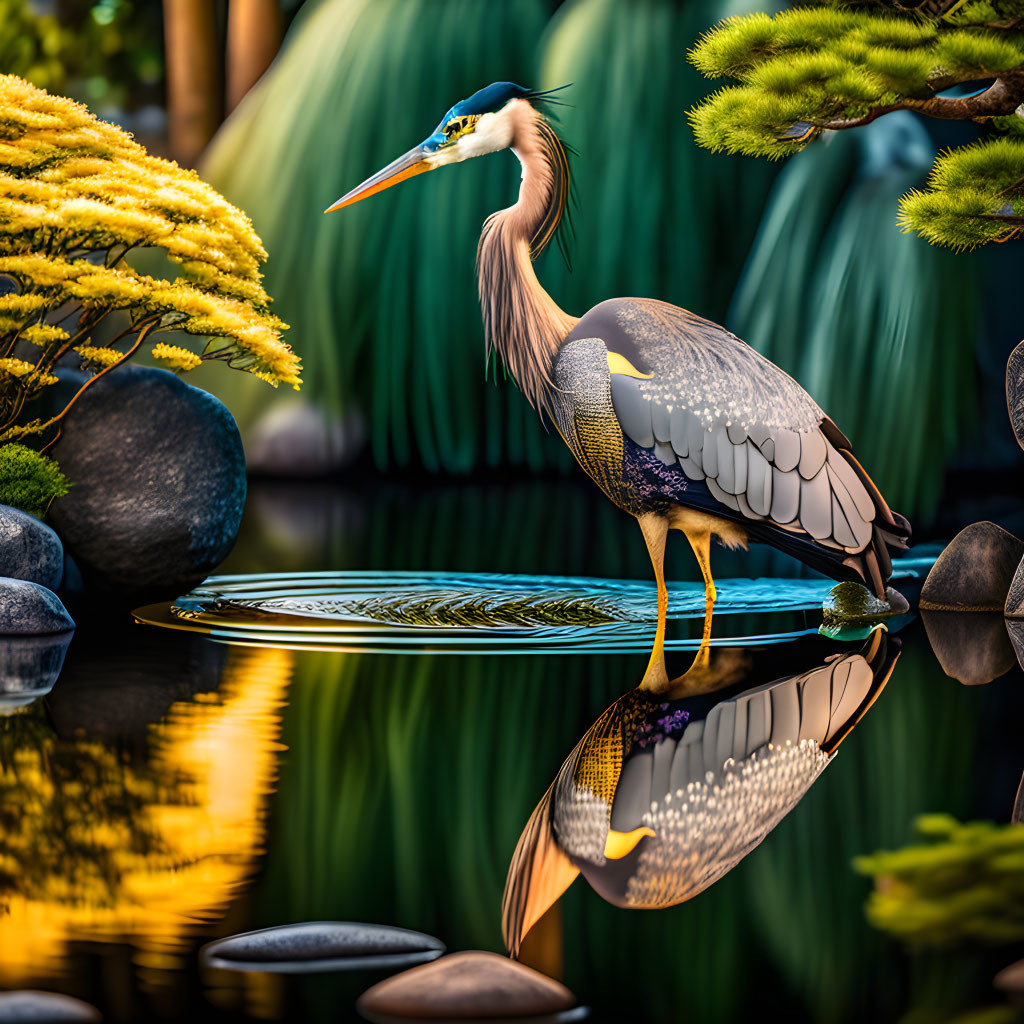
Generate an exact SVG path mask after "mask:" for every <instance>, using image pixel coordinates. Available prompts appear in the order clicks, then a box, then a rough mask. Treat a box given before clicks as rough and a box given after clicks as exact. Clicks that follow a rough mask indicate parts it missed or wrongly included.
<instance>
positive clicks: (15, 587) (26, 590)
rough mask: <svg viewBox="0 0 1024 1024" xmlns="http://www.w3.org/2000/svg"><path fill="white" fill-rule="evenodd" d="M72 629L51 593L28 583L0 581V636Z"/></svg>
mask: <svg viewBox="0 0 1024 1024" xmlns="http://www.w3.org/2000/svg"><path fill="white" fill-rule="evenodd" d="M74 628H75V622H74V620H73V619H72V618H71V616H70V615H68V613H67V609H66V608H65V607H64V605H62V604H61V603H60V598H59V597H58V596H57V595H56V594H55V593H54V592H53V591H52V590H48V589H47V588H46V587H41V586H40V585H39V584H38V583H30V582H29V581H28V580H12V579H8V578H6V577H4V578H0V636H5V635H11V634H24V633H63V632H65V631H66V630H69V629H74Z"/></svg>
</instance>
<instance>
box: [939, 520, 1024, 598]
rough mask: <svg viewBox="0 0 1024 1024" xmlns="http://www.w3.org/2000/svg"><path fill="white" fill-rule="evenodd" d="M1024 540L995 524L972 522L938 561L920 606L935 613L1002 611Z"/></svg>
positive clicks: (951, 542)
mask: <svg viewBox="0 0 1024 1024" xmlns="http://www.w3.org/2000/svg"><path fill="white" fill-rule="evenodd" d="M1021 558H1024V541H1021V540H1018V539H1017V538H1016V537H1014V535H1013V534H1012V533H1007V532H1006V530H1004V529H1003V528H1002V527H1000V526H996V524H995V523H989V522H981V523H971V525H970V526H967V527H965V528H964V529H962V530H961V531H960V532H959V533H958V534H957V535H956V536H955V537H954V538H953V539H952V540H951V541H950V542H949V544H948V545H947V546H946V549H945V550H944V551H943V552H942V554H940V555H939V557H938V558H937V559H936V560H935V564H934V565H933V566H932V568H931V572H929V573H928V578H927V579H926V580H925V581H924V586H923V587H922V588H921V600H920V602H919V603H920V606H921V607H922V608H930V609H933V610H936V611H973V612H983V611H1000V612H1001V611H1002V610H1003V605H1004V603H1005V602H1006V595H1007V592H1008V591H1009V589H1010V583H1011V582H1012V580H1013V574H1014V572H1015V571H1016V569H1017V566H1018V565H1020V561H1021Z"/></svg>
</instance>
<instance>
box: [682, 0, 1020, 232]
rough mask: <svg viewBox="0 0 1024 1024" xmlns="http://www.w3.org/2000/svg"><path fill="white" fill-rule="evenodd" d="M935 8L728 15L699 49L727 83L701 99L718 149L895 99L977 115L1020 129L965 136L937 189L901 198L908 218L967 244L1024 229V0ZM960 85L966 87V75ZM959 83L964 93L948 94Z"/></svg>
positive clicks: (897, 106) (939, 175)
mask: <svg viewBox="0 0 1024 1024" xmlns="http://www.w3.org/2000/svg"><path fill="white" fill-rule="evenodd" d="M940 6H941V7H944V8H945V9H946V10H947V11H948V13H946V14H945V15H943V16H941V17H938V18H935V19H928V18H925V17H923V16H922V15H920V14H916V13H909V12H906V11H900V10H895V9H893V8H887V7H883V6H881V5H879V4H870V5H869V4H859V5H857V6H856V7H853V6H850V5H848V4H844V3H840V2H829V3H822V4H820V5H815V6H806V7H797V8H794V9H792V10H788V11H784V12H783V13H781V14H777V15H775V16H774V17H769V16H768V15H765V14H753V15H748V16H746V17H741V18H733V19H728V20H726V21H724V22H722V23H721V24H720V25H719V26H717V27H716V28H715V29H714V30H712V31H711V32H709V33H707V34H706V35H705V36H703V37H702V38H701V39H700V41H699V42H698V44H697V45H696V46H695V47H694V48H693V50H692V51H691V53H690V59H691V61H692V62H693V63H694V65H696V67H697V68H699V69H700V71H701V72H703V73H704V74H705V75H707V76H708V77H710V78H721V77H728V78H732V79H734V80H736V81H737V82H738V83H739V84H738V85H731V86H726V87H725V88H722V89H720V90H719V91H718V92H716V93H715V94H714V95H713V96H711V97H709V98H708V99H707V100H705V101H704V102H703V103H700V104H698V105H697V106H696V107H694V108H693V109H692V110H691V112H690V119H691V122H692V124H693V129H694V133H695V135H696V137H697V141H698V142H699V143H700V144H701V145H702V146H705V147H707V148H708V149H712V150H716V151H717V150H723V151H725V152H728V153H743V154H747V155H750V156H763V157H767V158H768V159H771V160H774V159H778V158H780V157H784V156H788V155H790V154H792V153H794V152H797V151H799V150H801V149H803V148H804V147H805V146H806V145H807V144H808V143H809V142H810V141H811V140H812V139H814V138H815V137H817V136H818V135H819V134H820V133H821V132H822V131H823V130H836V131H841V130H845V129H848V128H856V127H860V126H862V125H865V124H868V123H870V122H871V121H874V120H875V119H876V118H878V117H880V116H882V115H884V114H888V113H891V112H892V111H896V110H912V111H916V112H917V113H920V114H924V115H927V116H930V117H935V118H940V119H943V120H958V121H970V120H973V121H978V122H980V123H984V124H991V125H993V126H994V127H996V128H998V129H1001V130H1003V131H1006V132H1008V133H1010V134H1009V135H1008V137H1006V138H995V139H986V140H984V141H983V142H981V143H979V144H977V145H975V146H971V147H967V148H962V149H957V150H954V151H952V152H951V153H948V154H946V155H945V156H943V157H942V158H941V159H940V160H939V161H938V162H937V163H936V165H935V167H934V169H933V172H932V175H931V177H930V178H929V180H928V185H927V189H926V190H925V191H911V192H910V193H909V194H908V195H907V196H905V197H904V199H903V200H902V202H901V204H900V223H901V225H902V226H903V227H904V228H905V230H907V231H916V232H917V233H918V234H920V235H922V236H923V237H925V238H927V239H928V240H929V241H931V242H934V243H938V244H941V245H947V246H950V247H952V248H954V249H965V248H973V247H975V246H978V245H982V244H984V243H986V242H991V241H1002V240H1004V239H1005V238H1007V237H1011V236H1013V235H1015V234H1017V233H1018V232H1020V231H1021V230H1022V229H1024V138H1021V136H1022V135H1024V121H1022V119H1021V118H1020V117H1019V116H1018V115H1017V113H1016V111H1017V109H1018V107H1019V106H1020V104H1021V103H1022V102H1024V3H1021V2H1020V0H968V2H967V3H963V4H960V5H950V4H948V3H946V4H942V5H940ZM955 87H959V88H955ZM949 90H954V92H956V93H959V95H949V94H948V91H949Z"/></svg>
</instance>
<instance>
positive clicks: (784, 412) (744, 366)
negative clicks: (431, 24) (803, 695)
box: [325, 82, 910, 693]
mask: <svg viewBox="0 0 1024 1024" xmlns="http://www.w3.org/2000/svg"><path fill="white" fill-rule="evenodd" d="M557 91H558V90H546V91H539V90H533V89H529V88H526V87H524V86H521V85H516V84H515V83H513V82H495V83H493V84H491V85H488V86H487V87H486V88H483V89H481V90H479V91H478V92H476V93H474V94H473V95H472V96H470V97H469V98H468V99H465V100H461V101H460V102H458V103H456V104H455V105H454V106H453V107H452V108H451V109H450V110H448V112H447V113H446V114H445V115H444V117H443V118H441V121H440V122H439V123H438V125H437V127H436V128H435V129H434V131H433V132H432V133H431V134H430V135H429V136H428V137H427V138H426V139H425V140H424V141H423V142H421V143H420V144H419V145H417V146H414V147H413V148H412V149H410V150H409V151H408V152H407V153H405V154H403V155H402V156H400V157H398V158H397V159H396V160H394V161H393V162H392V163H390V164H388V165H387V166H386V167H384V168H383V169H382V170H380V171H378V172H377V173H376V174H374V175H372V176H371V177H369V178H367V179H366V181H364V182H363V183H362V184H360V185H358V186H357V187H356V188H354V189H352V190H351V191H350V192H348V193H346V194H345V195H343V196H342V197H341V198H340V199H338V200H337V201H336V202H335V203H333V204H332V205H331V206H329V207H328V208H327V210H326V211H325V213H330V212H331V211H334V210H341V209H344V208H345V207H347V206H351V205H352V204H353V203H357V202H359V201H361V200H363V199H366V198H368V197H369V196H372V195H376V194H377V193H378V192H382V191H383V190H385V189H387V188H391V187H392V186H394V185H396V184H398V183H399V182H402V181H405V180H407V179H409V178H412V177H414V176H416V175H419V174H423V173H425V172H427V171H432V170H435V169H437V168H439V167H444V166H446V165H448V164H456V163H461V162H463V161H464V160H469V159H472V158H474V157H479V156H485V155H487V154H491V153H498V152H501V151H502V150H511V151H512V152H513V154H514V155H515V156H516V157H517V158H518V159H519V162H520V164H521V165H522V182H521V184H520V188H519V197H518V201H517V202H516V203H515V204H514V205H512V206H510V207H509V208H508V209H505V210H500V211H498V212H496V213H493V214H492V215H491V216H490V217H488V218H487V220H486V221H485V222H484V225H483V229H482V232H481V235H480V240H479V243H478V246H477V256H476V265H477V277H478V286H479V295H480V304H481V309H482V313H483V324H484V334H485V346H486V350H485V351H486V355H487V356H488V357H490V356H491V355H492V354H494V353H497V355H498V356H500V358H501V359H502V360H503V362H504V365H505V367H506V368H507V370H508V372H509V373H510V374H511V375H512V377H513V378H514V380H515V381H516V383H517V385H518V386H519V388H520V390H521V391H522V392H523V394H524V395H525V397H526V399H527V400H528V401H529V403H530V404H531V405H532V406H533V408H534V409H535V410H536V411H537V412H538V413H539V414H540V415H541V417H542V418H544V419H545V420H546V421H548V422H550V423H551V424H553V425H554V426H555V428H556V429H557V430H558V432H559V434H560V435H561V437H562V439H563V440H564V441H565V443H566V445H567V446H568V447H569V449H570V450H571V451H572V454H573V455H574V457H575V458H576V461H577V462H578V463H579V465H580V466H581V468H582V469H583V471H584V472H585V473H586V474H587V475H588V476H589V477H590V478H591V479H592V480H593V481H594V482H595V483H596V484H597V485H598V487H599V488H600V489H601V490H602V491H603V492H604V493H605V495H607V497H608V498H610V499H611V500H612V501H613V502H614V503H615V504H616V505H617V506H618V507H619V508H621V509H623V510H624V511H626V512H628V513H629V514H630V515H632V516H634V517H635V518H636V520H637V522H638V523H639V524H640V529H641V531H642V533H643V538H644V541H645V543H646V546H647V551H648V553H649V555H650V559H651V563H652V565H653V568H654V576H655V580H656V583H657V592H658V620H657V627H656V631H655V638H654V645H653V649H652V652H651V657H650V660H649V662H648V665H647V669H646V671H645V673H644V677H643V680H642V682H641V687H642V689H644V690H646V691H650V692H654V693H669V692H672V690H673V689H677V688H678V687H680V686H685V685H686V683H685V680H686V676H690V675H691V673H696V674H697V675H698V676H699V673H700V670H702V669H705V670H706V668H707V665H708V658H709V650H710V649H709V644H710V638H711V618H712V613H713V610H714V604H715V600H716V597H717V594H716V590H715V583H714V578H713V576H712V573H711V552H710V547H711V542H712V539H715V540H718V541H720V542H721V543H723V544H724V545H725V546H727V547H731V548H736V547H743V548H746V546H747V544H748V542H750V541H758V542H762V543H767V544H770V545H773V546H774V547H776V548H778V549H780V550H782V551H784V552H786V553H788V554H790V555H793V556H795V557H796V558H798V559H800V560H802V561H803V562H804V563H806V564H808V565H810V566H812V567H813V568H816V569H818V570H819V571H822V572H824V573H825V574H826V575H828V576H831V577H833V578H834V579H839V580H846V579H851V580H855V581H858V582H861V583H863V584H865V585H866V586H868V587H869V588H870V589H871V590H872V591H873V592H874V593H875V594H876V595H877V596H878V597H879V598H880V599H882V600H885V594H886V582H887V581H888V579H889V576H890V575H891V573H892V562H891V559H890V555H889V550H890V549H896V550H898V549H902V548H905V547H906V543H907V539H908V538H909V536H910V524H909V523H908V522H907V520H906V519H905V518H904V517H902V516H900V515H899V514H898V513H894V512H892V511H891V510H890V508H889V506H888V505H887V504H886V502H885V499H884V498H883V497H882V494H881V492H880V491H879V489H878V488H877V487H876V486H875V484H874V483H873V482H872V481H871V478H870V477H869V476H868V474H867V473H866V472H865V471H864V469H863V468H862V466H861V464H860V463H859V462H858V461H857V459H856V458H855V456H854V454H853V446H852V444H851V443H850V441H849V440H848V439H847V437H846V436H845V434H843V432H842V431H841V430H840V429H839V428H838V427H837V426H836V424H835V423H834V422H833V421H832V420H831V419H830V418H829V417H828V416H827V415H826V414H825V413H824V412H823V411H822V410H821V409H820V408H819V407H818V405H817V404H816V403H815V402H814V400H813V399H812V398H811V396H810V395H808V394H807V392H806V391H804V389H803V388H802V387H800V385H799V384H798V383H797V382H796V381H795V380H793V378H792V377H790V376H789V375H788V374H786V373H785V372H783V371H782V370H781V369H779V367H777V366H775V365H774V364H773V363H772V362H770V361H769V360H768V359H766V358H764V357H763V356H762V355H760V354H759V353H758V352H756V351H755V350H754V349H753V348H751V347H750V346H749V345H747V344H746V343H745V342H743V341H741V340H740V339H739V338H737V337H736V336H735V335H734V334H732V333H730V332H729V331H727V330H726V329H725V328H723V327H720V326H718V325H717V324H715V323H712V322H711V321H709V320H705V319H703V318H702V317H699V316H697V315H695V314H693V313H690V312H688V311H687V310H685V309H681V308H679V307H677V306H673V305H671V304H669V303H667V302H662V301H659V300H657V299H651V298H617V299H608V300H606V301H604V302H601V303H599V304H598V305H596V306H595V307H594V308H593V309H591V310H590V311H589V312H587V313H585V314H584V315H583V316H582V317H575V316H571V315H570V314H568V313H566V312H565V311H564V310H562V309H561V308H560V307H559V306H558V304H557V303H556V302H555V301H554V299H553V298H552V297H551V296H550V295H549V294H548V293H547V291H545V289H544V287H543V286H542V285H541V283H540V281H539V280H538V278H537V275H536V273H535V271H534V268H533V262H534V260H536V259H537V257H538V256H539V255H540V254H541V252H543V251H544V249H545V248H546V247H547V246H548V245H549V243H550V242H551V240H552V239H553V238H555V237H556V232H558V230H559V228H560V227H565V226H566V225H567V223H568V220H567V213H568V210H569V204H570V194H571V187H572V183H571V172H570V167H569V159H568V156H567V147H566V144H565V143H564V141H563V140H562V138H561V137H560V133H559V129H558V126H557V121H556V119H555V118H554V117H552V113H553V111H552V104H557V103H558V102H560V101H559V98H558V97H557V96H555V95H554V93H555V92H557ZM624 258H627V257H625V256H624ZM669 530H677V531H679V532H681V533H682V534H683V535H684V536H685V537H686V539H687V540H688V541H689V544H690V547H691V548H692V550H693V553H694V556H695V557H696V560H697V564H698V566H699V568H700V572H701V576H702V577H703V580H704V596H705V602H704V628H703V634H702V638H701V642H700V645H699V647H698V649H697V653H696V655H695V657H694V661H693V664H692V665H691V667H690V670H689V671H688V672H687V673H686V674H684V676H681V677H679V678H677V679H671V680H670V679H669V676H668V672H667V670H666V667H665V654H664V643H665V619H666V615H667V611H668V590H667V588H666V585H665V572H664V557H665V546H666V539H667V537H668V532H669Z"/></svg>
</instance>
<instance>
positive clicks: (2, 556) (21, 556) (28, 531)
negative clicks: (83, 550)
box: [0, 505, 64, 590]
mask: <svg viewBox="0 0 1024 1024" xmlns="http://www.w3.org/2000/svg"><path fill="white" fill-rule="evenodd" d="M63 575H64V548H63V546H62V545H61V542H60V538H59V537H58V536H57V534H56V533H54V532H53V530H52V529H50V527H49V526H47V525H46V523H44V522H43V521H42V520H41V519H36V517H35V516H30V515H29V514H28V513H27V512H22V511H21V509H18V508H11V506H10V505H0V576H7V577H11V578H13V579H18V580H31V581H32V582H33V583H39V584H41V585H42V586H44V587H48V588H49V589H50V590H56V589H57V587H59V586H60V581H61V577H62V576H63Z"/></svg>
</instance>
